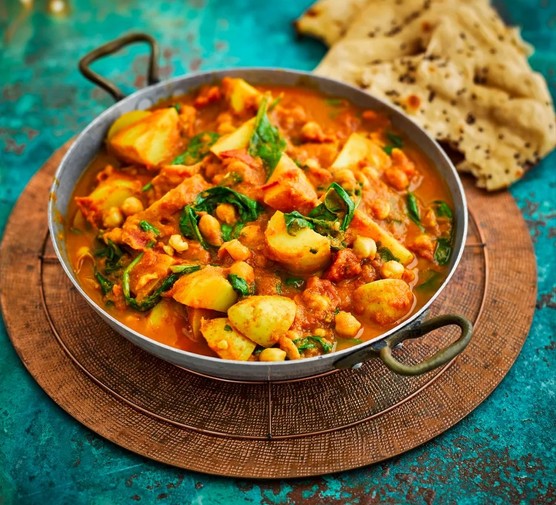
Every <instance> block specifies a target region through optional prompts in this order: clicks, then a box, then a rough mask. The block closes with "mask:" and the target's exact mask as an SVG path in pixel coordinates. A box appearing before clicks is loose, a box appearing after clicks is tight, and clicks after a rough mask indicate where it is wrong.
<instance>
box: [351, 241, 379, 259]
mask: <svg viewBox="0 0 556 505" xmlns="http://www.w3.org/2000/svg"><path fill="white" fill-rule="evenodd" d="M353 252H354V253H355V256H357V257H358V258H360V259H364V258H369V259H371V260H372V259H374V257H375V256H376V242H375V241H374V240H373V239H372V238H369V237H361V236H358V237H357V238H356V239H355V240H354V241H353Z"/></svg>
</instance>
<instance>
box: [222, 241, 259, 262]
mask: <svg viewBox="0 0 556 505" xmlns="http://www.w3.org/2000/svg"><path fill="white" fill-rule="evenodd" d="M225 253H228V254H229V255H230V256H231V257H232V258H233V259H234V260H236V261H244V260H246V259H248V258H250V256H251V251H250V250H249V248H248V247H245V246H244V245H243V244H242V243H241V242H240V241H239V240H238V239H237V238H235V239H233V240H230V241H229V242H224V244H222V246H221V247H220V249H219V251H218V256H219V257H221V256H222V255H224V254H225Z"/></svg>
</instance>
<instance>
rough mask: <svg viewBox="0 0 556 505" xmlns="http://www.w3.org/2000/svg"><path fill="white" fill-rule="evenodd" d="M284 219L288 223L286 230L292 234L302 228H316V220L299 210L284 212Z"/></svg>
mask: <svg viewBox="0 0 556 505" xmlns="http://www.w3.org/2000/svg"><path fill="white" fill-rule="evenodd" d="M284 221H285V223H286V230H287V231H288V233H289V234H290V235H295V233H296V232H298V231H299V230H301V228H311V230H314V229H315V226H314V224H313V221H314V220H313V219H310V218H307V217H305V216H304V215H303V214H301V213H299V212H298V211H297V210H294V211H293V212H288V213H286V214H284Z"/></svg>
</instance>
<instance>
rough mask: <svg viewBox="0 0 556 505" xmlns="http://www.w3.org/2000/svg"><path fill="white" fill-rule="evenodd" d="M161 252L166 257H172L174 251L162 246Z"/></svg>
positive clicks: (167, 246)
mask: <svg viewBox="0 0 556 505" xmlns="http://www.w3.org/2000/svg"><path fill="white" fill-rule="evenodd" d="M162 250H163V251H164V252H165V253H166V254H167V255H168V256H173V255H174V249H172V248H171V247H170V246H169V245H166V244H164V245H163V246H162Z"/></svg>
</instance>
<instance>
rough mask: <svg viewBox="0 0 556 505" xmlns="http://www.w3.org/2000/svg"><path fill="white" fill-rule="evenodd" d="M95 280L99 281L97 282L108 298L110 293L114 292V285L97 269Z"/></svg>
mask: <svg viewBox="0 0 556 505" xmlns="http://www.w3.org/2000/svg"><path fill="white" fill-rule="evenodd" d="M95 279H96V280H97V282H98V284H99V286H100V289H101V291H102V294H103V295H104V296H106V295H107V294H108V293H110V292H111V291H112V288H113V287H114V283H113V282H112V281H111V280H109V279H107V278H106V277H104V275H102V274H101V273H100V272H99V271H98V270H96V269H95Z"/></svg>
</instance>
